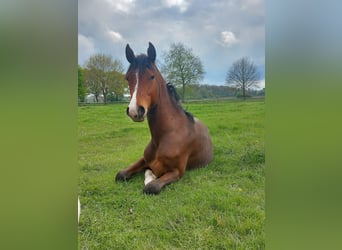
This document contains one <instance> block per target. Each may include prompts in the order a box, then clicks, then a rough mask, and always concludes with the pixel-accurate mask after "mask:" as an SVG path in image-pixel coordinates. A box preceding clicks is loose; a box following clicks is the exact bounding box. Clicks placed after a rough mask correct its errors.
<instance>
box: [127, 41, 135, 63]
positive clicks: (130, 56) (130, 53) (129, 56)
mask: <svg viewBox="0 0 342 250" xmlns="http://www.w3.org/2000/svg"><path fill="white" fill-rule="evenodd" d="M126 59H127V61H128V62H129V63H133V62H134V60H135V55H134V52H133V50H132V49H131V47H129V44H127V45H126Z"/></svg>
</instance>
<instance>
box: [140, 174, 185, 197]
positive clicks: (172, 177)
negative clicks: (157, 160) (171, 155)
mask: <svg viewBox="0 0 342 250" xmlns="http://www.w3.org/2000/svg"><path fill="white" fill-rule="evenodd" d="M181 177H182V174H181V173H180V171H179V169H177V168H175V169H173V170H172V171H169V172H167V173H165V174H164V175H162V176H160V177H159V178H158V179H155V180H153V181H151V182H149V183H148V184H147V185H146V186H145V188H144V193H146V194H159V193H160V191H161V189H162V188H163V187H164V186H165V185H168V184H170V183H172V182H175V181H178V180H179V179H180V178H181Z"/></svg>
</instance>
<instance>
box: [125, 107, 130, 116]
mask: <svg viewBox="0 0 342 250" xmlns="http://www.w3.org/2000/svg"><path fill="white" fill-rule="evenodd" d="M126 114H127V115H129V107H127V109H126Z"/></svg>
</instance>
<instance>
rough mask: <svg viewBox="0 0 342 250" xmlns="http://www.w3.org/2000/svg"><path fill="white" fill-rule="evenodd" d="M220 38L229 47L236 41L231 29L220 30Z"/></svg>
mask: <svg viewBox="0 0 342 250" xmlns="http://www.w3.org/2000/svg"><path fill="white" fill-rule="evenodd" d="M221 38H222V42H223V44H224V45H226V46H228V47H231V46H233V45H234V44H236V43H237V42H238V39H237V38H236V36H235V34H234V33H233V32H231V31H222V32H221Z"/></svg>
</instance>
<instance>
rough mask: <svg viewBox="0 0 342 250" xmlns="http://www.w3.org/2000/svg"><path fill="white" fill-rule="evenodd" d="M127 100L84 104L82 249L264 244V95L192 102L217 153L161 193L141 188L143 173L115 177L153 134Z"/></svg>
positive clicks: (81, 113) (81, 128)
mask: <svg viewBox="0 0 342 250" xmlns="http://www.w3.org/2000/svg"><path fill="white" fill-rule="evenodd" d="M126 106H127V104H116V105H107V106H85V107H79V109H78V120H79V125H78V126H79V129H78V133H79V165H80V179H79V195H80V200H81V204H82V213H81V218H80V224H79V238H78V239H79V249H264V248H265V232H264V227H265V155H264V107H265V104H264V101H263V100H259V101H245V102H244V101H219V102H203V103H186V104H185V105H184V107H185V108H186V109H187V110H188V111H189V112H191V113H193V114H194V115H195V116H196V117H198V118H199V119H200V120H202V121H203V122H204V123H205V124H206V125H207V126H208V128H209V131H210V134H211V136H212V140H213V144H214V160H213V161H212V163H210V164H209V165H208V166H207V167H205V168H201V169H197V170H193V171H189V172H186V174H185V175H184V177H183V178H182V179H180V180H179V181H178V182H176V183H173V184H171V185H169V186H167V187H166V188H164V189H163V190H162V192H161V193H160V194H159V195H157V196H148V195H145V194H143V192H142V190H143V186H144V184H143V180H144V178H143V175H139V176H137V177H134V178H133V179H131V180H129V181H128V182H124V183H116V182H115V181H114V178H115V175H116V173H117V172H118V171H119V170H121V169H122V168H125V167H127V166H129V165H130V164H131V163H133V162H134V161H136V160H137V159H138V158H139V157H141V156H142V153H143V150H144V148H145V146H146V144H147V143H148V141H149V139H150V134H149V130H148V126H147V122H144V123H134V122H132V121H131V120H130V119H129V118H128V117H127V116H126V114H125V109H126Z"/></svg>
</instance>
